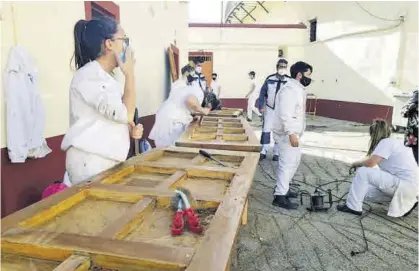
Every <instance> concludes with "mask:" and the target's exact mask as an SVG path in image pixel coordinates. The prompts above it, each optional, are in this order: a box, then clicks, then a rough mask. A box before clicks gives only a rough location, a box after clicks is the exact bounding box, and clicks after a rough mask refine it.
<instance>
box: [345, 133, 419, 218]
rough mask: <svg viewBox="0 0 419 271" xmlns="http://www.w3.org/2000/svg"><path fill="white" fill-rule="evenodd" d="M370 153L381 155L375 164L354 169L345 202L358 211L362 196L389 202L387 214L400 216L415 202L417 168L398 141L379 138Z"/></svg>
mask: <svg viewBox="0 0 419 271" xmlns="http://www.w3.org/2000/svg"><path fill="white" fill-rule="evenodd" d="M372 155H377V156H380V157H382V158H383V161H382V162H381V163H380V164H379V165H378V166H377V167H373V168H371V167H361V168H359V169H357V172H356V175H355V177H354V179H353V181H352V185H351V188H350V190H349V194H348V199H347V201H346V205H347V206H348V207H349V208H350V209H352V210H355V211H358V212H361V211H362V204H363V201H364V199H365V198H366V197H367V198H372V199H375V200H376V201H377V200H378V201H382V200H383V199H384V198H385V196H387V198H388V201H390V206H389V209H388V213H387V215H388V216H392V217H400V216H403V215H404V214H405V213H407V212H408V211H409V210H410V209H411V208H412V207H413V205H414V204H415V203H416V202H417V200H418V199H417V196H418V167H417V164H416V162H415V159H414V157H413V153H412V151H411V149H410V148H408V147H406V146H404V144H403V141H402V140H398V139H394V138H386V139H382V140H381V141H380V143H378V145H377V147H376V148H375V150H374V152H373V154H372Z"/></svg>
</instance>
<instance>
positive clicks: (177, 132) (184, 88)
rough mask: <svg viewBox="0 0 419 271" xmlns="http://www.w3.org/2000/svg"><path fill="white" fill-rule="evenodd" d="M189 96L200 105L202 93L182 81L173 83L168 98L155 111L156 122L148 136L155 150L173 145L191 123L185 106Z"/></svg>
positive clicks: (189, 113)
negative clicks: (195, 99) (152, 141)
mask: <svg viewBox="0 0 419 271" xmlns="http://www.w3.org/2000/svg"><path fill="white" fill-rule="evenodd" d="M191 95H192V96H194V97H196V98H197V100H198V102H199V104H201V103H202V101H203V99H204V93H203V92H202V90H201V89H200V88H199V87H197V86H196V85H187V84H186V82H185V81H184V80H183V79H179V80H177V81H176V82H174V83H173V86H172V90H171V91H170V95H169V98H168V99H167V100H166V101H165V102H164V103H163V105H162V106H161V107H160V108H159V110H158V111H157V114H156V121H155V123H154V126H153V129H151V132H150V135H149V138H150V139H152V140H154V143H155V145H156V147H157V148H161V147H168V146H171V145H174V144H175V142H176V140H177V139H178V138H179V137H180V136H181V135H182V133H183V132H184V131H185V129H186V128H187V126H188V124H189V123H190V122H191V121H192V119H193V118H192V116H191V112H190V111H189V109H188V107H187V104H186V102H187V99H188V97H189V96H191Z"/></svg>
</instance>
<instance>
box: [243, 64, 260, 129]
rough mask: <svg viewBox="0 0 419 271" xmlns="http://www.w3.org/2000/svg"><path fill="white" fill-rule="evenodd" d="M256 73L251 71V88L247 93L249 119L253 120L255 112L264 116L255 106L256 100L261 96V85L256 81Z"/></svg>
mask: <svg viewBox="0 0 419 271" xmlns="http://www.w3.org/2000/svg"><path fill="white" fill-rule="evenodd" d="M255 77H256V73H255V72H254V71H251V72H249V79H250V90H249V92H248V93H247V94H246V99H247V121H252V119H253V112H255V113H256V115H258V116H259V117H260V116H262V114H261V113H259V111H258V110H257V108H256V107H255V104H256V100H257V98H258V97H259V91H260V89H259V86H258V84H257V82H256V78H255Z"/></svg>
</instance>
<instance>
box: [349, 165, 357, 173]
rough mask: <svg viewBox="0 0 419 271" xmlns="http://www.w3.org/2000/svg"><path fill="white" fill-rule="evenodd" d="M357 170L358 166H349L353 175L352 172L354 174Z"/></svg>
mask: <svg viewBox="0 0 419 271" xmlns="http://www.w3.org/2000/svg"><path fill="white" fill-rule="evenodd" d="M355 172H356V166H351V167H350V168H349V175H352V174H354V173H355Z"/></svg>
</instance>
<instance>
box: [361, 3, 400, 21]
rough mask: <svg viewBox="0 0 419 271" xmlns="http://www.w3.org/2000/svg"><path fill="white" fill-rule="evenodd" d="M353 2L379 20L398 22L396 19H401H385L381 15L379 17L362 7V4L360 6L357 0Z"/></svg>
mask: <svg viewBox="0 0 419 271" xmlns="http://www.w3.org/2000/svg"><path fill="white" fill-rule="evenodd" d="M355 3H356V4H357V5H358V6H359V7H360V8H361V9H362V10H363V11H365V12H366V13H368V14H369V15H371V16H372V17H374V18H377V19H380V20H383V21H388V22H398V21H401V19H400V18H398V19H387V18H383V17H379V16H377V15H374V14H372V13H371V12H370V11H369V10H367V9H366V8H364V7H363V6H361V4H360V3H359V2H358V1H355Z"/></svg>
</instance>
